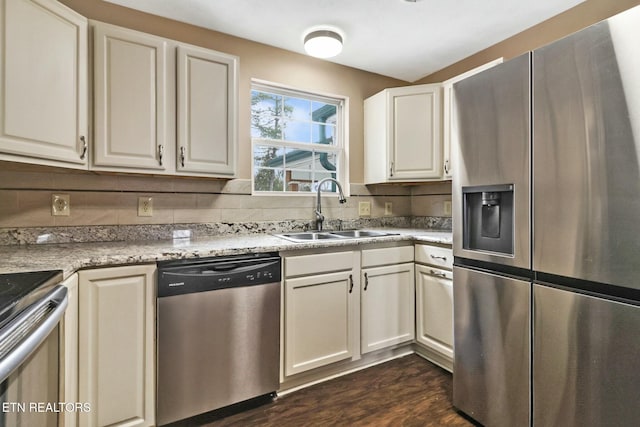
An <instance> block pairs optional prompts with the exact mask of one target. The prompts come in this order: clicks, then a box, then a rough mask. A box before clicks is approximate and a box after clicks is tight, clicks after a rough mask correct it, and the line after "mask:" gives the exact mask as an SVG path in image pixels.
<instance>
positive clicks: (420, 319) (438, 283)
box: [415, 245, 453, 371]
mask: <svg viewBox="0 0 640 427" xmlns="http://www.w3.org/2000/svg"><path fill="white" fill-rule="evenodd" d="M420 246H423V247H425V245H420ZM420 249H425V248H420ZM418 250H419V248H418V246H416V262H424V261H425V259H424V258H421V257H420V256H419V255H418ZM426 251H427V255H428V259H429V262H433V259H434V258H435V260H437V262H438V263H442V260H443V258H448V259H449V261H446V259H445V262H451V260H452V257H451V255H447V253H450V252H451V249H443V248H439V247H433V248H430V247H426ZM432 254H436V255H435V257H431V255H432ZM443 267H445V268H446V267H448V265H446V264H445V265H443ZM445 268H439V267H434V266H433V265H421V264H416V272H415V277H416V341H417V343H418V344H420V345H422V347H423V348H424V353H426V354H425V356H426V357H427V358H428V359H429V360H431V361H432V362H434V363H436V364H438V365H440V366H442V367H443V368H445V369H448V370H449V371H452V369H453V274H452V272H451V271H450V270H448V269H445Z"/></svg>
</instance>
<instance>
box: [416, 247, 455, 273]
mask: <svg viewBox="0 0 640 427" xmlns="http://www.w3.org/2000/svg"><path fill="white" fill-rule="evenodd" d="M416 262H417V263H420V264H428V265H433V266H435V267H441V268H448V269H452V268H453V251H452V250H451V249H450V248H441V247H439V246H431V245H416Z"/></svg>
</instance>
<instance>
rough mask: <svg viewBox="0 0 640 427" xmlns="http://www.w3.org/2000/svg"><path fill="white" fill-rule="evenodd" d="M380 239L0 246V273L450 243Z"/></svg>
mask: <svg viewBox="0 0 640 427" xmlns="http://www.w3.org/2000/svg"><path fill="white" fill-rule="evenodd" d="M383 231H389V232H394V233H399V234H397V235H391V236H384V237H373V238H371V237H368V238H359V239H343V240H330V241H313V242H304V243H294V242H290V241H287V240H285V239H282V238H280V237H276V236H272V235H269V234H252V235H229V236H221V237H210V238H200V239H174V240H155V241H137V242H100V243H65V244H48V245H27V246H4V247H0V273H15V272H24V271H40V270H62V271H63V272H64V277H65V278H66V277H68V276H70V275H71V274H73V273H74V272H75V271H77V270H80V269H83V268H91V267H105V266H115V265H126V264H141V263H153V262H156V261H161V260H168V259H184V258H198V257H207V256H221V255H236V254H243V253H249V252H275V251H290V250H296V249H314V248H331V247H344V246H358V245H365V244H366V245H368V244H374V243H383V242H401V241H407V242H423V243H437V244H449V245H450V244H451V243H452V236H451V232H447V231H430V230H421V229H388V228H385V229H384V230H383Z"/></svg>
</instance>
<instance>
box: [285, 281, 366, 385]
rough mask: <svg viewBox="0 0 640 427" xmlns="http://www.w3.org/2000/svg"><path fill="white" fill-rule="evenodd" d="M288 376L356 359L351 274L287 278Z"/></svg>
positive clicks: (286, 368) (286, 330)
mask: <svg viewBox="0 0 640 427" xmlns="http://www.w3.org/2000/svg"><path fill="white" fill-rule="evenodd" d="M284 287H285V295H284V352H285V354H284V375H285V376H289V375H294V374H298V373H300V372H304V371H308V370H310V369H313V368H317V367H320V366H325V365H328V364H330V363H333V362H338V361H340V360H345V359H350V358H351V357H352V356H353V346H352V344H351V343H352V339H351V337H352V299H353V275H352V273H351V272H350V271H345V272H340V273H331V274H321V275H315V276H306V277H300V278H296V279H286V280H285V283H284Z"/></svg>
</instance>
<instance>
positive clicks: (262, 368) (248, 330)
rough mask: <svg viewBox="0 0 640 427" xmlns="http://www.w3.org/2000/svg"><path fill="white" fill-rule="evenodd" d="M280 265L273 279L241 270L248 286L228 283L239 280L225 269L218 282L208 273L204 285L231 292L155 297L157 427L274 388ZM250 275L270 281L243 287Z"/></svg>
mask: <svg viewBox="0 0 640 427" xmlns="http://www.w3.org/2000/svg"><path fill="white" fill-rule="evenodd" d="M263 265H264V264H263ZM279 266H280V259H279V258H278V259H277V267H275V266H274V267H273V268H274V270H275V268H277V269H278V271H277V275H276V274H274V275H271V274H268V275H266V278H265V277H264V276H265V275H264V271H265V270H264V268H263V269H262V270H261V272H262V273H263V274H262V276H260V275H257V273H256V271H257V270H255V269H254V268H252V267H251V266H247V265H245V266H244V267H240V270H242V271H241V275H242V276H243V277H248V278H247V279H245V280H246V282H247V285H244V284H241V283H240V284H235V285H234V284H233V282H234V281H237V275H236V277H235V278H233V276H234V273H233V269H230V267H229V264H227V265H226V266H224V267H222V269H221V270H222V271H221V272H220V274H222V276H221V275H220V274H212V273H211V272H208V273H205V274H203V279H202V280H206V281H207V282H208V283H214V282H217V281H218V280H217V278H222V280H221V282H223V283H224V282H226V283H231V285H232V287H228V288H222V289H214V290H208V291H200V292H196V293H184V294H180V295H174V296H168V297H159V298H158V305H157V309H158V344H157V345H158V384H157V387H158V402H157V405H158V410H157V421H158V424H160V425H162V424H167V423H171V422H174V421H178V420H182V419H185V418H189V417H192V416H195V415H198V414H202V413H206V412H209V411H212V410H215V409H219V408H222V407H224V406H228V405H231V404H234V403H238V402H242V401H245V400H248V399H251V398H254V397H258V396H263V395H266V394H270V393H273V392H275V391H276V390H277V389H278V388H279V364H280V282H279V278H280V272H279V268H280V267H279ZM191 272H193V270H191ZM274 273H275V271H274ZM256 275H257V277H258V278H261V279H262V280H265V279H267V280H270V283H259V284H258V283H255V282H254V283H248V282H249V281H250V280H251V277H253V278H254V280H256V279H255V278H256ZM207 276H213V277H207ZM174 277H178V276H177V275H176V276H174ZM192 277H193V275H192ZM215 277H217V278H215ZM185 282H186V283H187V285H188V284H189V277H187V278H186V280H185ZM177 283H181V281H180V282H177Z"/></svg>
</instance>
